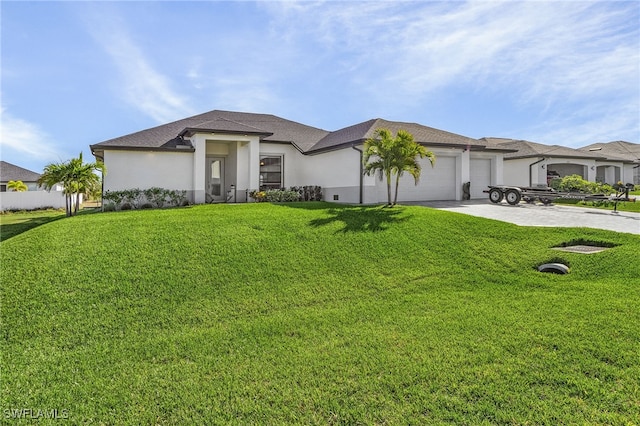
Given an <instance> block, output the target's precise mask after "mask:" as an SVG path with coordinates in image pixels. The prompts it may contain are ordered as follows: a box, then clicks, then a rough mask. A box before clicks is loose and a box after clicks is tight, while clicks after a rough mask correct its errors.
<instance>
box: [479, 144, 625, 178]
mask: <svg viewBox="0 0 640 426" xmlns="http://www.w3.org/2000/svg"><path fill="white" fill-rule="evenodd" d="M480 140H481V141H484V142H485V143H487V144H489V145H495V146H499V147H502V148H508V149H511V150H513V151H512V152H508V153H505V154H504V166H503V167H504V175H503V176H504V181H505V183H506V184H508V185H514V186H532V187H535V186H545V187H546V186H548V184H549V182H550V181H551V180H552V179H553V178H557V177H564V176H568V175H580V176H582V178H583V179H585V180H588V181H590V182H597V181H600V182H603V183H609V184H614V183H616V182H618V181H620V180H622V181H623V182H624V183H630V182H632V181H633V173H632V170H633V169H632V168H631V167H629V166H631V165H632V164H633V161H632V160H631V159H630V157H626V158H625V157H624V156H618V157H614V156H611V155H607V154H604V153H601V152H600V150H592V149H573V148H569V147H565V146H559V145H544V144H540V143H536V142H530V141H526V140H515V139H506V138H482V139H480ZM632 145H633V144H632Z"/></svg>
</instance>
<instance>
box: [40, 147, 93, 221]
mask: <svg viewBox="0 0 640 426" xmlns="http://www.w3.org/2000/svg"><path fill="white" fill-rule="evenodd" d="M96 171H99V172H101V173H104V172H105V167H104V164H102V163H101V162H96V163H87V164H84V163H83V161H82V153H80V155H79V156H78V158H72V159H71V160H69V161H67V162H64V163H51V164H48V165H47V166H46V167H45V168H44V172H43V174H42V175H41V176H40V179H39V180H38V183H39V184H40V185H42V186H44V188H45V189H47V190H50V189H51V188H53V186H54V185H56V184H58V183H60V184H62V187H63V193H64V194H65V196H66V201H67V202H66V207H67V209H66V210H67V216H73V215H74V214H75V213H77V212H78V209H79V207H80V196H81V195H86V194H89V193H91V192H93V191H95V190H96V188H97V187H98V186H99V185H100V176H98V175H97V174H96V173H95V172H96ZM74 195H75V200H74Z"/></svg>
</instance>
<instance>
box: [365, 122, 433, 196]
mask: <svg viewBox="0 0 640 426" xmlns="http://www.w3.org/2000/svg"><path fill="white" fill-rule="evenodd" d="M375 135H376V136H375V137H373V138H369V139H367V140H366V141H365V143H364V150H363V157H362V161H363V163H364V172H365V174H366V175H371V174H374V173H376V172H378V173H379V176H380V179H381V180H382V178H383V177H385V178H386V182H387V205H388V206H390V207H391V206H394V205H395V204H396V202H397V201H398V186H399V184H400V178H401V177H402V175H403V174H404V172H407V173H409V174H410V175H411V176H413V178H414V180H415V183H416V185H417V184H418V180H419V179H420V172H421V170H422V168H421V166H420V162H419V161H418V157H419V158H425V157H426V158H427V159H428V160H429V162H430V163H431V166H433V164H434V163H435V160H436V157H435V155H434V154H433V153H432V152H431V151H428V150H427V149H426V148H425V147H424V146H422V145H420V144H419V143H417V142H415V140H414V139H413V135H412V134H411V133H409V132H407V131H405V130H398V133H397V134H396V136H395V137H394V136H393V135H392V134H391V131H390V130H388V129H377V130H376V131H375ZM369 160H372V161H371V162H369ZM393 175H395V176H396V185H395V194H394V198H393V202H392V201H391V181H392V177H393Z"/></svg>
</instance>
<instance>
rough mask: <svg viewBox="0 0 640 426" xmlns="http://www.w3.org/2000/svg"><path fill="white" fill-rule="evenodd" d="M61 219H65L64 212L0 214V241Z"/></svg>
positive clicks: (45, 211)
mask: <svg viewBox="0 0 640 426" xmlns="http://www.w3.org/2000/svg"><path fill="white" fill-rule="evenodd" d="M63 217H65V213H64V210H37V211H32V212H16V213H3V214H0V241H4V240H6V239H8V238H11V237H13V236H16V235H18V234H21V233H23V232H25V231H28V230H29V229H32V228H36V227H38V226H40V225H44V224H45V223H49V222H51V221H54V220H58V219H62V218H63Z"/></svg>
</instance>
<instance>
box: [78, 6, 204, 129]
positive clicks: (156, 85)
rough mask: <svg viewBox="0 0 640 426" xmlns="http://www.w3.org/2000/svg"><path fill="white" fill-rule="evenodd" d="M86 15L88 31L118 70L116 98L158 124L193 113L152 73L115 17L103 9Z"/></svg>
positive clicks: (168, 83)
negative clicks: (118, 97) (121, 99)
mask: <svg viewBox="0 0 640 426" xmlns="http://www.w3.org/2000/svg"><path fill="white" fill-rule="evenodd" d="M100 10H101V12H100V14H99V16H98V15H97V13H98V9H96V10H94V11H93V13H88V14H87V15H86V17H85V19H87V21H88V22H87V23H88V27H89V31H90V33H91V34H92V36H93V38H94V39H95V40H96V42H98V44H99V45H100V46H101V47H102V48H103V49H104V50H105V51H106V53H107V54H108V55H109V57H110V59H111V60H112V61H113V63H114V65H115V66H116V67H117V69H118V70H119V77H120V80H119V81H118V83H117V87H118V89H117V90H118V91H119V93H118V95H119V96H120V97H122V98H123V99H124V100H126V101H127V102H128V103H129V104H130V105H132V106H133V107H135V108H136V109H138V110H140V111H141V112H143V113H144V114H146V115H148V116H150V117H151V118H153V119H154V120H156V121H157V122H159V123H166V122H167V121H172V120H176V119H180V118H184V117H185V116H187V115H190V114H192V113H193V111H192V109H191V108H190V107H189V101H188V99H187V97H186V96H185V95H184V94H182V93H179V92H178V91H176V90H175V89H174V88H173V87H172V86H173V85H172V82H171V81H170V79H169V78H167V77H166V76H165V75H163V74H162V73H161V72H159V71H158V70H156V69H155V68H154V67H153V66H152V65H151V63H150V62H149V60H148V59H147V58H146V56H145V53H144V52H143V51H142V49H140V48H139V47H138V46H137V45H136V44H135V42H134V41H133V39H132V37H131V35H130V34H128V32H127V30H126V29H125V27H124V25H123V23H122V22H121V20H120V19H119V18H118V16H117V15H115V14H112V13H110V12H108V11H107V10H106V9H100Z"/></svg>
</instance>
